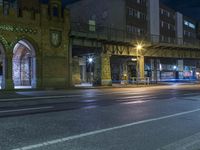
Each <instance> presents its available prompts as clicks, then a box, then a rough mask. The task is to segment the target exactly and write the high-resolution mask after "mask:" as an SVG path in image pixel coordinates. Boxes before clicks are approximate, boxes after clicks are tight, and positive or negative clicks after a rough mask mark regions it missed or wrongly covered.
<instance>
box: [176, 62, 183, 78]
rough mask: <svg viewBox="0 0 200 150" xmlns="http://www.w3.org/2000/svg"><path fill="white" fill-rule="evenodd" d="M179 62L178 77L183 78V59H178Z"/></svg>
mask: <svg viewBox="0 0 200 150" xmlns="http://www.w3.org/2000/svg"><path fill="white" fill-rule="evenodd" d="M177 64H178V66H177V67H178V72H179V74H178V78H179V79H183V70H184V65H183V64H184V62H183V59H180V60H178V62H177Z"/></svg>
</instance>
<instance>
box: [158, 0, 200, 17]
mask: <svg viewBox="0 0 200 150" xmlns="http://www.w3.org/2000/svg"><path fill="white" fill-rule="evenodd" d="M161 1H162V2H164V3H165V4H167V5H168V6H170V7H172V8H174V9H176V10H178V11H180V12H182V13H184V14H185V15H186V16H190V17H192V18H194V19H198V20H200V0H161Z"/></svg>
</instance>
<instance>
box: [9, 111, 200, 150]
mask: <svg viewBox="0 0 200 150" xmlns="http://www.w3.org/2000/svg"><path fill="white" fill-rule="evenodd" d="M199 111H200V108H198V109H194V110H190V111H185V112H181V113H176V114H173V115H167V116H162V117H158V118H152V119H147V120H142V121H138V122H133V123H129V124H124V125H120V126H115V127H111V128H105V129H101V130H96V131H91V132H87V133H83V134H79V135H73V136H69V137H65V138H61V139H56V140H51V141H47V142H43V143H39V144H34V145H29V146H25V147H21V148H16V149H13V150H32V149H37V148H41V147H45V146H49V145H54V144H59V143H63V142H67V141H69V140H76V139H79V138H83V137H87V136H92V135H96V134H101V133H104V132H109V131H113V130H118V129H122V128H127V127H131V126H134V125H139V124H144V123H149V122H153V121H158V120H164V119H168V118H173V117H178V116H183V115H186V114H190V113H195V112H199Z"/></svg>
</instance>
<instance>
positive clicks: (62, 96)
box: [0, 93, 149, 102]
mask: <svg viewBox="0 0 200 150" xmlns="http://www.w3.org/2000/svg"><path fill="white" fill-rule="evenodd" d="M110 94H112V93H104V94H96V95H95V96H101V95H110ZM115 94H116V93H115ZM145 96H149V95H144V96H138V95H135V96H132V97H130V98H133V97H145ZM71 97H84V98H88V97H87V96H85V95H61V96H59V95H55V96H39V97H21V98H8V99H0V102H1V101H8V102H9V101H20V100H38V99H54V98H71ZM92 97H94V96H92ZM125 98H126V97H125Z"/></svg>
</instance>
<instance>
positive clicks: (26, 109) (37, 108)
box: [0, 106, 54, 113]
mask: <svg viewBox="0 0 200 150" xmlns="http://www.w3.org/2000/svg"><path fill="white" fill-rule="evenodd" d="M49 108H54V107H53V106H46V107H35V108H24V109H13V110H1V111H0V113H10V112H20V111H30V110H41V109H49Z"/></svg>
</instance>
